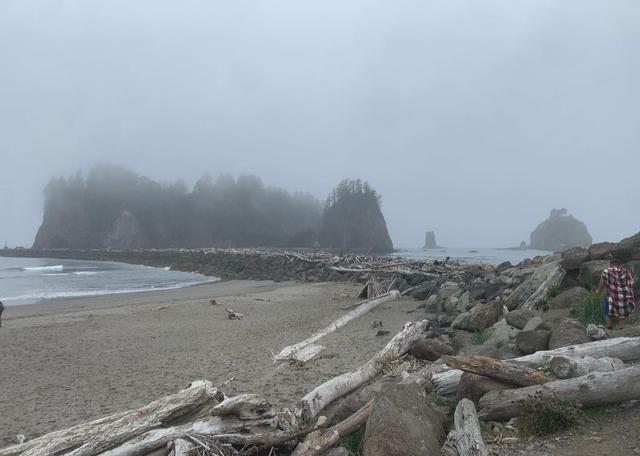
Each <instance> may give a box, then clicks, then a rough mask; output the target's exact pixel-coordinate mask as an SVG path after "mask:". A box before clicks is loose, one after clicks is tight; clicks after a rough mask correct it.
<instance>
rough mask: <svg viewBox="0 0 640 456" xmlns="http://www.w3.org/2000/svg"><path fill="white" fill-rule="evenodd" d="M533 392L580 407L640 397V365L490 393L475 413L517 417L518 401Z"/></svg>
mask: <svg viewBox="0 0 640 456" xmlns="http://www.w3.org/2000/svg"><path fill="white" fill-rule="evenodd" d="M534 394H535V395H540V396H542V397H551V396H554V397H558V398H560V399H562V400H564V401H567V402H575V403H578V404H580V406H582V407H594V406H597V405H606V404H613V403H617V402H623V401H628V400H634V399H640V366H632V367H627V368H625V369H621V370H617V371H613V372H594V373H591V374H588V375H585V376H582V377H577V378H572V379H569V380H557V381H555V382H550V383H546V384H544V385H538V386H529V387H527V388H521V389H512V390H505V391H499V392H495V393H489V394H487V395H485V396H484V397H483V398H482V399H480V403H479V414H478V415H479V417H480V419H482V420H485V421H490V420H508V419H510V418H512V417H514V416H518V415H519V414H520V411H521V402H522V401H525V400H527V399H529V398H531V397H532V396H533V395H534Z"/></svg>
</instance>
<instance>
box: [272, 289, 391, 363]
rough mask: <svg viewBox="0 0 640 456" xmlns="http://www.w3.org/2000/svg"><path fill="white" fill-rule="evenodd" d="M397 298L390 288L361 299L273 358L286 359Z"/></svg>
mask: <svg viewBox="0 0 640 456" xmlns="http://www.w3.org/2000/svg"><path fill="white" fill-rule="evenodd" d="M399 298H400V293H399V292H398V291H397V290H392V291H390V292H389V293H385V294H383V295H381V296H378V297H377V298H374V299H369V300H367V301H363V302H362V303H361V304H360V305H359V306H358V308H356V309H354V310H352V311H351V312H349V313H347V314H345V315H343V316H342V317H340V318H338V319H337V320H334V321H333V322H332V323H331V324H330V325H329V326H327V327H326V328H324V329H322V330H320V331H318V332H316V333H315V334H314V335H312V336H311V337H309V338H308V339H305V340H303V341H302V342H298V343H297V344H295V345H290V346H288V347H285V348H283V349H282V351H281V352H280V353H278V354H277V355H276V356H275V360H276V361H285V360H288V359H290V358H291V357H292V356H293V355H294V354H296V353H297V352H299V351H300V350H302V349H303V348H304V347H306V346H307V345H311V344H313V343H315V342H316V341H318V340H320V339H322V338H323V337H324V336H326V335H327V334H331V333H332V332H334V331H335V330H337V329H338V328H342V327H343V326H344V325H346V324H347V323H349V322H350V321H351V320H354V319H356V318H358V317H360V316H362V315H364V314H366V313H367V312H369V311H370V310H372V309H375V308H376V307H378V306H379V305H380V304H382V303H384V302H387V301H391V300H394V299H399Z"/></svg>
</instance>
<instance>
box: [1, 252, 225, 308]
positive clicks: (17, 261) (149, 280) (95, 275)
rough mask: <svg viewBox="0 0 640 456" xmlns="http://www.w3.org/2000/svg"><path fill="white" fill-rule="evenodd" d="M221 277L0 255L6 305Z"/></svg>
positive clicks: (183, 284)
mask: <svg viewBox="0 0 640 456" xmlns="http://www.w3.org/2000/svg"><path fill="white" fill-rule="evenodd" d="M217 280H219V279H217V278H215V277H205V276H203V275H200V274H194V273H187V272H180V271H172V270H170V269H169V268H151V267H147V266H137V265H130V264H124V263H114V262H106V261H83V260H57V259H48V258H3V257H0V301H2V302H3V303H4V304H5V305H20V304H31V303H35V302H39V301H41V300H44V299H54V298H73V297H83V296H99V295H105V294H119V293H137V292H143V291H157V290H169V289H174V288H182V287H187V286H191V285H196V284H201V283H208V282H215V281H217Z"/></svg>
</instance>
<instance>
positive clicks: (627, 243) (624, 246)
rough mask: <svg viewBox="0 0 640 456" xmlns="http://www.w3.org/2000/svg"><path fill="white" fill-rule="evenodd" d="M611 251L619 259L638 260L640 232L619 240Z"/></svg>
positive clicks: (639, 255) (639, 257) (639, 258)
mask: <svg viewBox="0 0 640 456" xmlns="http://www.w3.org/2000/svg"><path fill="white" fill-rule="evenodd" d="M612 253H613V256H614V257H616V258H617V259H619V260H620V261H631V260H640V233H638V234H636V235H634V236H631V237H628V238H626V239H623V240H622V241H620V243H619V244H618V245H617V246H616V247H615V248H614V249H613V252H612Z"/></svg>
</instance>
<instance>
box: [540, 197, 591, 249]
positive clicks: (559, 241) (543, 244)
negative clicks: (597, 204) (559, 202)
mask: <svg viewBox="0 0 640 456" xmlns="http://www.w3.org/2000/svg"><path fill="white" fill-rule="evenodd" d="M592 243H593V238H592V237H591V234H589V230H588V229H587V226H586V225H585V224H584V223H583V222H581V221H580V220H578V219H576V218H575V217H573V216H572V215H569V214H568V213H567V210H566V209H564V208H563V209H553V210H552V211H551V214H550V215H549V218H548V219H547V220H545V221H544V222H542V223H541V224H540V225H538V227H537V228H536V229H535V231H534V232H533V233H531V248H532V249H537V250H552V251H557V250H564V249H568V248H571V247H585V248H586V247H589V246H590V245H591V244H592Z"/></svg>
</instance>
